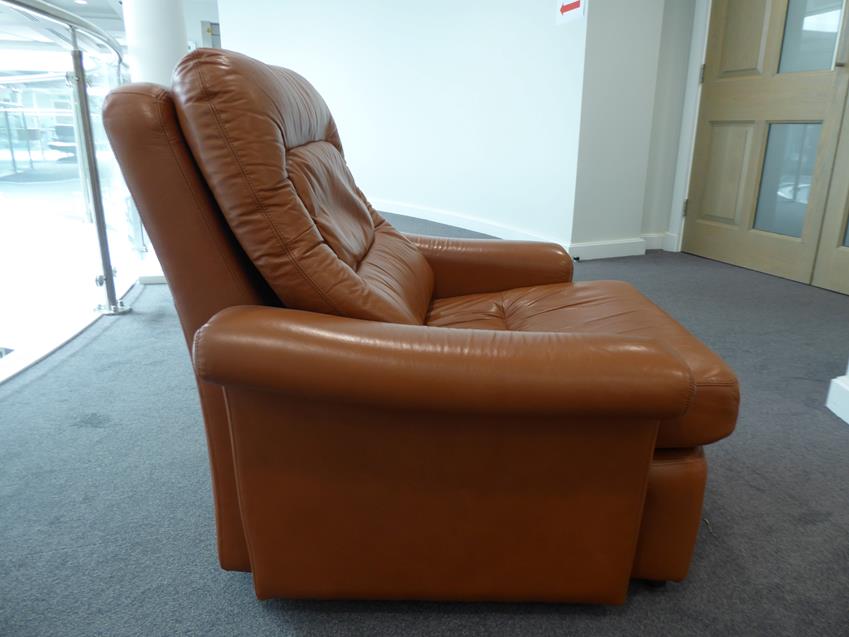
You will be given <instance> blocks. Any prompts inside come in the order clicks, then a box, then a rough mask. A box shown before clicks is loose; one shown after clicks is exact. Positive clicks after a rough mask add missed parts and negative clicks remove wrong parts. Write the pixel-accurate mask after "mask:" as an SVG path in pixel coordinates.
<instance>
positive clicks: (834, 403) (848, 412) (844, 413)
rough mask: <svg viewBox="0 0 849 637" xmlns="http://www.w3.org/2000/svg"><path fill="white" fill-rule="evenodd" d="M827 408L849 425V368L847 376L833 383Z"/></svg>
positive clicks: (836, 379)
mask: <svg viewBox="0 0 849 637" xmlns="http://www.w3.org/2000/svg"><path fill="white" fill-rule="evenodd" d="M825 406H826V407H828V408H829V409H830V410H831V411H833V412H834V413H835V414H837V416H838V417H840V418H842V419H843V420H845V421H846V422H847V423H849V368H847V369H846V376H838V377H837V378H835V379H834V380H832V381H831V387H829V389H828V398H827V399H826V401H825Z"/></svg>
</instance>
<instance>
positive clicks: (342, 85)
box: [219, 0, 659, 244]
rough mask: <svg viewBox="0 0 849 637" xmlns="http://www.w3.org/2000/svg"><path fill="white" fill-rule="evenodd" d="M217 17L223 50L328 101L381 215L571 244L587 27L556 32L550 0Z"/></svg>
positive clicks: (282, 1) (229, 1)
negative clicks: (284, 72) (292, 74)
mask: <svg viewBox="0 0 849 637" xmlns="http://www.w3.org/2000/svg"><path fill="white" fill-rule="evenodd" d="M607 1H608V0H603V1H602V2H596V6H600V5H602V4H604V3H605V2H607ZM616 4H623V5H625V4H628V3H624V2H622V3H620V2H617V3H616ZM634 4H640V5H641V6H642V3H634ZM641 11H642V10H634V11H631V13H635V14H639V13H641ZM591 12H592V9H591ZM219 14H220V23H221V31H222V45H223V46H224V47H225V48H228V49H234V50H237V51H241V52H243V53H246V54H248V55H251V56H254V57H257V58H259V59H262V60H264V61H266V62H269V63H273V64H279V65H282V66H287V67H289V68H292V69H294V70H296V71H298V72H300V73H301V74H303V75H304V76H306V77H307V78H308V79H309V80H310V81H311V82H312V83H313V84H314V85H315V86H316V88H317V89H318V90H319V92H320V93H321V94H322V95H323V96H324V97H325V99H326V100H327V102H328V104H329V105H330V108H331V110H332V111H333V113H334V115H335V117H336V120H337V123H338V125H339V128H340V132H341V135H342V143H343V145H344V147H345V152H346V157H347V159H348V163H349V164H350V166H351V170H352V172H353V173H354V176H355V177H356V179H357V182H358V184H359V185H360V187H361V188H362V189H363V191H364V192H365V193H366V195H367V196H368V197H369V198H370V199H371V200H372V201H373V203H374V204H375V206H376V207H378V208H380V209H384V210H387V211H391V212H401V213H407V214H414V215H416V216H420V217H424V218H430V219H432V220H436V221H443V222H447V223H453V224H455V225H459V226H464V227H467V228H470V229H473V230H479V231H482V232H488V233H491V234H495V235H497V236H501V237H505V238H530V237H534V238H544V239H550V240H555V241H558V242H560V243H564V244H568V243H569V242H570V239H571V237H570V234H571V233H570V231H571V226H572V204H573V202H574V199H575V176H576V162H577V152H578V135H579V123H580V109H581V87H582V81H583V67H584V42H585V29H584V25H585V23H584V22H583V21H578V22H575V23H572V24H567V25H561V26H558V25H557V24H556V20H555V16H556V6H555V3H554V2H552V1H551V0H522V1H521V2H517V1H516V0H464V1H463V2H457V1H456V0H432V1H431V2H386V1H383V0H362V1H360V2H351V1H350V0H323V1H321V2H299V1H297V0H219ZM658 20H659V19H658ZM658 29H659V27H658ZM620 31H625V29H621V28H620ZM635 39H638V38H635V37H631V38H630V40H629V41H633V40H635ZM654 48H655V49H657V44H656V43H655V45H654ZM655 55H656V52H655ZM628 57H629V56H628V55H626V56H625V59H627V58H628ZM616 62H617V65H618V68H620V69H621V68H623V66H622V62H623V60H622V59H619V60H617V61H616ZM652 66H653V68H656V66H657V62H656V59H655V60H654V62H653V64H652ZM646 75H650V74H648V73H647V74H646ZM635 81H637V80H635ZM653 86H654V84H653V82H652V87H653ZM648 121H650V118H649V120H648ZM642 128H644V129H645V128H648V127H647V126H643V127H642ZM642 143H644V144H645V143H647V142H642ZM639 199H640V202H642V192H640V195H639ZM638 231H639V228H638Z"/></svg>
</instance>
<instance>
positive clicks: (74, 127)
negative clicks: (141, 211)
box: [0, 3, 145, 381]
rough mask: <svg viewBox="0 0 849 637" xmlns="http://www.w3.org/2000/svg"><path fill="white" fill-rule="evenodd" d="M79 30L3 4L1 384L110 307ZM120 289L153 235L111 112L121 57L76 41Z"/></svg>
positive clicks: (131, 278) (88, 40)
mask: <svg viewBox="0 0 849 637" xmlns="http://www.w3.org/2000/svg"><path fill="white" fill-rule="evenodd" d="M73 39H74V38H73V37H72V35H71V29H70V28H69V27H68V26H67V25H63V24H61V23H57V22H56V21H51V20H46V19H42V18H40V17H38V16H36V15H33V14H27V13H21V12H20V11H18V10H17V9H15V8H13V7H10V6H9V5H7V4H2V3H0V242H2V243H0V308H2V309H0V352H2V354H0V381H2V380H4V379H5V378H7V377H9V376H10V375H12V374H14V373H16V372H17V371H19V370H20V369H22V368H23V367H25V366H26V365H28V364H30V363H32V362H33V361H35V360H38V359H39V358H41V357H43V356H44V355H45V354H47V353H49V352H50V351H52V350H53V349H54V348H55V347H57V346H58V345H60V344H62V343H64V342H65V341H67V340H68V339H69V338H71V337H72V336H73V335H75V334H76V333H78V332H79V331H80V330H81V329H83V328H84V327H86V326H87V325H89V324H90V323H91V322H92V321H94V320H95V319H96V318H97V317H98V316H99V315H100V314H99V312H98V307H99V306H103V305H105V304H106V297H105V291H104V287H103V282H104V281H103V265H102V260H101V252H100V243H99V241H98V235H97V232H96V229H95V224H94V202H93V193H92V188H91V186H90V180H89V171H88V170H87V167H86V162H85V157H86V155H85V152H86V149H85V145H84V138H83V132H82V127H81V123H82V120H81V108H80V104H79V103H78V99H77V96H76V87H75V84H74V78H75V76H74V74H73V61H72V56H71V50H72V48H73ZM78 41H79V48H80V49H82V50H83V61H84V68H85V74H86V79H87V81H86V84H87V93H88V100H89V105H90V109H91V113H92V117H91V122H92V129H93V138H94V140H93V141H94V154H95V158H96V162H97V167H98V172H99V175H100V187H101V190H102V200H103V206H104V212H105V217H106V229H107V236H108V242H109V248H110V252H111V254H112V263H113V267H114V271H115V273H116V275H115V286H116V291H117V293H118V295H119V296H120V295H122V294H124V293H125V292H126V291H127V290H128V289H129V288H130V287H131V286H132V285H133V284H134V283H135V281H137V279H138V270H139V263H140V257H141V253H142V252H143V251H144V249H145V246H144V241H143V234H142V230H141V225H140V223H139V221H138V215H137V213H136V211H135V209H134V207H133V204H132V201H131V199H130V197H129V195H128V193H127V190H126V187H125V186H124V183H123V180H122V178H121V173H120V171H119V170H118V167H117V164H116V161H115V158H114V156H113V155H112V152H111V150H110V148H109V144H108V142H107V139H106V135H105V133H104V131H103V125H102V121H101V116H100V112H101V106H102V103H103V99H104V98H105V96H106V94H107V93H108V91H109V90H110V89H111V88H113V87H114V86H116V85H117V83H118V81H119V73H118V64H119V60H118V56H117V55H116V54H115V52H114V51H112V50H110V49H109V48H107V47H105V46H101V45H99V44H98V43H97V42H96V41H95V39H94V38H92V37H85V36H81V37H79V38H78Z"/></svg>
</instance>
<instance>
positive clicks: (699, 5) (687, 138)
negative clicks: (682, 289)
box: [663, 0, 713, 252]
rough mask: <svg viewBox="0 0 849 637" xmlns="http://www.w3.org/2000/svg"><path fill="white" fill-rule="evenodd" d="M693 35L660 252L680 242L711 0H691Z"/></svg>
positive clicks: (677, 247)
mask: <svg viewBox="0 0 849 637" xmlns="http://www.w3.org/2000/svg"><path fill="white" fill-rule="evenodd" d="M695 5H696V6H695V11H694V15H693V32H692V36H691V40H690V60H689V62H688V67H687V86H686V88H685V92H684V111H683V113H682V116H681V133H680V136H679V140H678V159H677V161H676V164H675V179H674V181H673V186H672V207H671V209H670V210H669V227H668V230H667V232H666V237H665V238H664V240H663V249H664V250H667V251H669V252H681V245H682V243H683V242H684V223H685V222H684V216H685V215H684V202H685V201H686V200H687V193H688V192H689V191H690V172H691V170H692V167H693V153H694V152H695V149H696V130H697V129H698V125H699V106H700V104H701V101H702V67H704V64H705V56H706V55H707V45H708V29H709V26H710V14H711V11H712V9H713V0H695Z"/></svg>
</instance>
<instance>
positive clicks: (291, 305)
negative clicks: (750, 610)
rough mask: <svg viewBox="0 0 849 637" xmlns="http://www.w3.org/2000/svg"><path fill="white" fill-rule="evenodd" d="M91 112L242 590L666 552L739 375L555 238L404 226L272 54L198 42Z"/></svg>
mask: <svg viewBox="0 0 849 637" xmlns="http://www.w3.org/2000/svg"><path fill="white" fill-rule="evenodd" d="M104 123H105V125H106V128H107V132H108V134H109V137H110V141H111V143H112V145H113V148H114V149H115V152H116V155H117V157H118V160H119V163H120V164H121V167H122V170H123V172H124V176H125V178H126V180H127V183H128V186H129V188H130V190H131V192H132V194H133V197H134V199H135V201H136V204H137V205H138V208H139V212H140V214H141V216H142V219H143V221H144V223H145V225H146V227H147V230H148V232H149V234H150V236H151V239H152V241H153V243H154V245H155V247H156V249H157V254H158V255H159V257H160V260H161V262H162V265H163V269H164V271H165V274H166V277H167V279H168V283H169V285H170V286H171V290H172V292H173V295H174V300H175V304H176V306H177V311H178V315H179V317H180V321H181V323H182V326H183V331H184V334H185V337H186V342H187V344H189V346H190V347H191V348H192V356H193V362H194V367H195V373H196V377H197V382H198V388H199V392H200V397H201V405H202V408H203V416H204V421H205V424H206V431H207V440H208V445H209V454H210V465H211V469H212V481H213V492H214V496H215V512H216V526H217V532H218V552H219V558H220V561H221V565H222V567H224V568H226V569H234V570H245V571H247V570H249V571H251V572H252V574H253V580H254V586H255V590H256V593H257V596H258V597H260V598H268V597H289V598H347V599H351V598H368V599H374V598H380V599H429V600H537V601H575V602H598V603H621V602H622V601H623V600H624V599H625V595H626V592H627V588H628V582H629V580H630V579H631V578H644V579H651V580H681V579H683V578H684V577H685V576H686V574H687V570H688V567H689V563H690V559H691V556H692V551H693V547H694V545H695V542H696V537H697V533H698V528H699V523H700V515H701V506H702V497H703V493H704V487H705V480H706V462H705V458H704V454H703V451H702V445H704V444H707V443H710V442H713V441H715V440H719V439H721V438H723V437H724V436H727V435H728V434H729V433H731V431H732V430H733V428H734V424H735V422H736V415H737V406H738V401H739V391H738V388H737V382H736V378H735V377H734V375H733V373H732V372H731V371H730V370H729V369H728V368H727V366H726V365H725V364H724V363H723V362H722V360H721V359H720V358H719V357H717V356H716V355H715V354H714V353H713V352H711V351H710V350H709V349H708V348H707V347H705V346H704V345H703V344H702V343H701V342H700V341H698V339H696V338H695V337H694V336H692V335H691V334H689V332H687V331H686V330H685V329H684V328H683V327H681V326H680V325H678V324H677V323H676V322H675V321H674V320H673V319H672V318H670V317H669V316H668V315H666V314H665V313H664V312H663V311H662V310H660V309H659V308H657V307H656V306H654V305H653V304H652V303H651V302H650V301H648V300H647V299H646V298H645V297H643V296H642V295H640V294H639V292H637V291H636V290H634V289H633V288H632V287H630V286H628V285H626V284H623V283H619V282H613V281H606V282H588V283H582V282H573V281H572V262H571V259H570V258H569V255H568V254H567V253H566V252H565V251H564V250H563V249H562V248H561V247H559V246H556V245H553V244H544V243H529V242H510V241H495V240H492V241H490V240H460V239H440V238H434V237H422V236H412V235H407V236H405V235H402V234H401V233H398V232H397V231H395V230H394V228H392V227H391V225H390V224H388V223H387V222H386V221H385V220H384V219H383V218H382V217H381V216H380V215H379V213H377V212H376V211H374V210H373V209H372V208H371V206H370V205H368V202H367V200H366V199H365V197H364V195H363V194H362V193H361V192H360V191H359V190H358V189H357V188H356V186H355V185H354V183H353V179H352V177H351V176H350V173H349V172H348V170H347V166H346V165H345V163H344V158H343V155H342V148H341V143H340V141H339V135H338V132H337V130H336V126H335V124H334V123H333V119H332V117H331V116H330V114H329V110H328V109H327V107H326V105H325V104H324V102H323V100H321V98H320V96H319V95H318V94H317V93H316V92H315V90H314V89H313V88H312V87H311V86H310V85H309V84H308V83H307V82H306V81H305V80H304V79H303V78H300V77H299V76H297V75H296V74H294V73H292V72H291V71H287V70H285V69H279V68H277V67H268V66H266V65H263V64H262V63H260V62H257V61H256V60H251V59H250V58H246V57H245V56H240V55H238V54H235V53H232V52H227V51H211V50H199V51H196V52H193V53H191V54H189V55H188V56H187V57H186V58H185V59H184V60H183V62H181V64H180V65H179V66H178V68H177V71H176V73H175V85H174V89H173V91H169V90H167V89H164V88H162V87H157V86H152V85H130V86H126V87H122V88H120V89H118V90H116V91H114V92H113V93H112V94H111V95H110V96H109V97H108V99H107V101H106V105H105V108H104Z"/></svg>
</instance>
